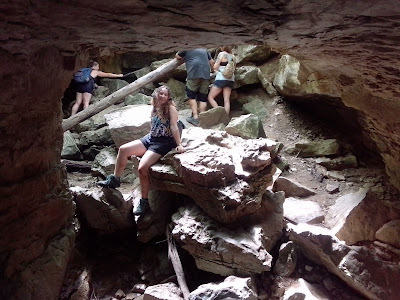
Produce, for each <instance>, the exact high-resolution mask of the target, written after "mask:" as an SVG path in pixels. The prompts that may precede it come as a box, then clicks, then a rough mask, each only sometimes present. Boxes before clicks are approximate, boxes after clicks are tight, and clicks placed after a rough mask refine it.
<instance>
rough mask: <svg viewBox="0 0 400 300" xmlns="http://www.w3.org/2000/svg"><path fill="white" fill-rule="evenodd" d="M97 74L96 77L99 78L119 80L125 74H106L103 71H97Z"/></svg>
mask: <svg viewBox="0 0 400 300" xmlns="http://www.w3.org/2000/svg"><path fill="white" fill-rule="evenodd" d="M96 73H97V74H96V76H98V77H110V78H118V77H122V76H124V74H114V73H106V72H103V71H96ZM92 77H93V76H92Z"/></svg>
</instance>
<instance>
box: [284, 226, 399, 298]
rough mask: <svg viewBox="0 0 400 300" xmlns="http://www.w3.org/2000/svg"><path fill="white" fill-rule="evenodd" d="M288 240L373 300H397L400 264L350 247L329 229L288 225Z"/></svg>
mask: <svg viewBox="0 0 400 300" xmlns="http://www.w3.org/2000/svg"><path fill="white" fill-rule="evenodd" d="M288 229H289V238H290V239H291V240H293V241H294V242H295V243H296V245H297V246H299V248H300V249H301V251H302V253H303V254H304V255H306V257H307V258H308V259H310V260H311V261H314V262H315V263H318V264H320V265H323V266H325V267H326V268H327V269H328V271H330V272H331V273H333V274H335V275H336V276H338V277H339V278H341V279H342V280H343V281H344V282H346V283H347V284H348V285H349V286H350V287H352V288H353V289H355V290H357V291H358V292H359V293H360V294H362V295H364V296H365V297H366V298H368V299H371V300H382V299H385V300H397V299H398V296H399V293H400V285H399V284H398V280H399V274H400V265H398V264H397V263H393V262H390V261H386V260H383V259H382V258H381V257H379V256H378V255H376V253H375V252H374V251H371V249H370V248H369V247H365V246H347V245H346V244H344V243H343V242H341V241H340V240H338V239H337V238H335V237H334V236H332V235H331V232H330V231H329V230H328V229H325V228H322V227H316V226H311V225H305V224H301V225H297V226H296V225H292V224H289V225H288Z"/></svg>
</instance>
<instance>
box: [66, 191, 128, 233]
mask: <svg viewBox="0 0 400 300" xmlns="http://www.w3.org/2000/svg"><path fill="white" fill-rule="evenodd" d="M70 190H71V192H72V194H73V195H74V198H75V202H76V205H77V208H78V210H79V212H80V213H81V215H82V217H83V218H84V219H85V221H86V222H87V224H88V225H89V227H90V228H92V229H94V230H95V231H96V232H98V233H99V234H108V233H113V232H116V231H118V230H121V229H127V228H133V227H134V224H135V222H134V219H133V215H132V208H133V204H132V201H131V200H130V199H124V197H123V195H122V194H121V193H120V192H119V191H118V190H116V189H101V190H99V189H96V190H89V189H85V188H81V187H71V188H70Z"/></svg>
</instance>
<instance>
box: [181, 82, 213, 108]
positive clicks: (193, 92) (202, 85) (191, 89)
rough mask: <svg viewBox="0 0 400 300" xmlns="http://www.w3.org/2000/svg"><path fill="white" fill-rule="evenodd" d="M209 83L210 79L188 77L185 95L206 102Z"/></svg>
mask: <svg viewBox="0 0 400 300" xmlns="http://www.w3.org/2000/svg"><path fill="white" fill-rule="evenodd" d="M209 85H210V79H203V78H196V79H188V80H186V96H187V97H188V98H189V99H196V100H198V101H201V102H207V95H208V87H209Z"/></svg>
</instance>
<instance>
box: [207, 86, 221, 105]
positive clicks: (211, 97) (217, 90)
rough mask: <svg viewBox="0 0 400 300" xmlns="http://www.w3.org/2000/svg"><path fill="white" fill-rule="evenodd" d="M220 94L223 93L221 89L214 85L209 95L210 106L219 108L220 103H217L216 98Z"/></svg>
mask: <svg viewBox="0 0 400 300" xmlns="http://www.w3.org/2000/svg"><path fill="white" fill-rule="evenodd" d="M219 93H221V88H219V87H216V86H215V85H213V86H212V87H211V90H210V93H208V102H210V105H211V106H212V107H218V103H217V101H215V97H217V96H218V94H219Z"/></svg>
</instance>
